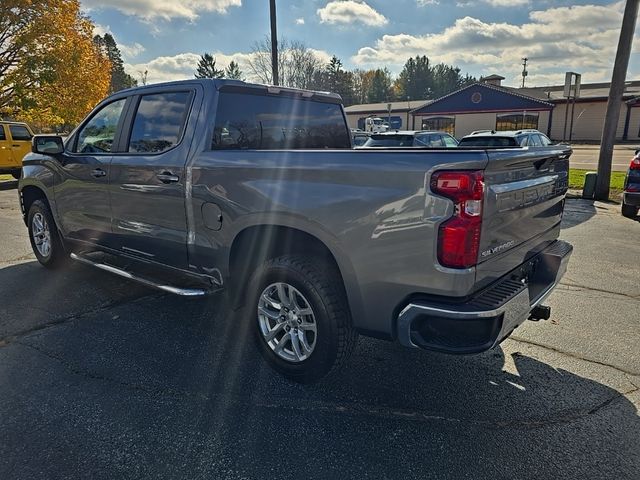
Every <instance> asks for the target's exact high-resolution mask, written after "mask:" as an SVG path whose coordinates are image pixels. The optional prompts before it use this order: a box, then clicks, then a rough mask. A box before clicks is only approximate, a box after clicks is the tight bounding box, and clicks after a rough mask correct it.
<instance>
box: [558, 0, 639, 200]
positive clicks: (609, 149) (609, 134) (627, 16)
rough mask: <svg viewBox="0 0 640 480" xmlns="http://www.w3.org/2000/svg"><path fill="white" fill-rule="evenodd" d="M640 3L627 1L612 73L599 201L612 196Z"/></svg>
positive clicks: (597, 189)
mask: <svg viewBox="0 0 640 480" xmlns="http://www.w3.org/2000/svg"><path fill="white" fill-rule="evenodd" d="M639 3H640V0H627V5H626V6H625V8H624V17H623V18H622V28H621V29H620V40H619V41H618V51H617V52H616V60H615V63H614V65H613V75H612V76H611V89H610V90H609V101H608V102H607V113H606V114H605V117H604V128H603V129H602V140H601V141H600V156H599V158H598V178H597V181H596V192H595V198H596V199H597V200H608V199H609V183H610V181H611V158H612V156H613V146H614V143H615V141H616V130H617V128H618V117H619V116H620V104H621V103H622V96H623V94H624V81H625V78H626V75H627V67H628V66H629V56H630V55H631V45H632V44H633V33H634V31H635V28H636V18H637V17H638V4H639ZM567 107H568V105H567Z"/></svg>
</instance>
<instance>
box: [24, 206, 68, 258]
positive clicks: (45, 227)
mask: <svg viewBox="0 0 640 480" xmlns="http://www.w3.org/2000/svg"><path fill="white" fill-rule="evenodd" d="M27 226H28V228H29V240H30V241H31V248H32V249H33V253H34V254H35V256H36V258H37V259H38V261H39V262H40V263H41V264H42V265H44V266H45V267H47V268H58V267H60V266H62V265H63V264H64V263H65V262H66V260H67V258H68V257H67V254H66V252H65V250H64V246H63V245H62V240H61V239H60V236H59V235H58V231H57V229H56V224H55V221H54V219H53V215H52V214H51V210H50V209H49V206H48V205H47V204H46V203H45V202H44V201H42V200H36V201H34V202H33V203H32V204H31V206H30V207H29V215H28V216H27Z"/></svg>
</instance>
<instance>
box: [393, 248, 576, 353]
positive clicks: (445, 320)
mask: <svg viewBox="0 0 640 480" xmlns="http://www.w3.org/2000/svg"><path fill="white" fill-rule="evenodd" d="M572 252H573V247H572V246H571V245H570V244H568V243H567V242H564V241H560V240H559V241H556V242H554V243H553V244H551V245H550V246H549V247H547V248H546V249H545V250H543V251H542V252H540V253H539V254H537V255H536V256H534V257H533V258H531V259H530V260H528V261H527V262H525V263H524V264H522V265H520V266H519V267H517V268H516V269H514V270H512V271H511V272H509V273H508V274H507V275H505V276H503V277H502V278H501V279H500V280H498V281H496V282H495V283H493V284H492V285H490V286H489V287H487V288H486V289H484V290H482V291H481V292H479V293H478V294H477V295H475V296H473V297H472V298H470V299H468V300H466V301H464V302H461V303H453V302H445V301H430V300H428V299H426V300H416V301H414V302H412V303H410V304H409V305H407V306H406V307H405V308H404V309H403V310H402V311H401V312H400V314H399V316H398V319H397V329H398V332H397V333H398V340H399V341H400V343H401V344H402V345H404V346H407V347H414V348H423V349H426V350H434V351H438V352H444V353H453V354H470V353H479V352H482V351H485V350H488V349H490V348H492V347H494V346H495V345H497V344H498V343H500V342H501V341H502V340H504V339H505V338H506V337H508V336H509V335H510V334H511V332H512V331H513V330H514V329H515V328H516V327H517V326H518V325H520V324H521V323H523V322H524V321H525V320H526V319H527V318H529V314H530V312H531V310H532V309H533V308H534V307H536V306H537V305H539V304H540V303H541V302H542V301H544V299H545V298H547V296H549V294H550V293H551V291H552V290H553V288H554V287H555V286H556V285H557V284H558V283H559V282H560V279H561V278H562V277H563V275H564V274H565V272H566V270H567V265H568V262H569V257H570V256H571V253H572Z"/></svg>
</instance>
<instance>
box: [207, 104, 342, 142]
mask: <svg viewBox="0 0 640 480" xmlns="http://www.w3.org/2000/svg"><path fill="white" fill-rule="evenodd" d="M215 122H216V123H215V126H214V130H213V141H212V145H211V146H212V148H213V149H214V150H233V149H250V150H280V149H324V148H351V140H350V138H349V131H348V129H347V127H346V124H345V120H344V116H343V114H342V109H341V107H340V105H339V104H335V103H325V102H319V101H314V100H307V99H303V98H291V97H285V96H270V95H253V94H247V93H231V92H221V93H220V96H219V98H218V110H217V112H216V120H215Z"/></svg>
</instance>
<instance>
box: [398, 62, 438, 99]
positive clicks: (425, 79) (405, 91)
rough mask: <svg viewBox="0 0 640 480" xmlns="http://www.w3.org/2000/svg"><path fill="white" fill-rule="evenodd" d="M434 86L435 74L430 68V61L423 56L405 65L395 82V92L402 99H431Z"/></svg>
mask: <svg viewBox="0 0 640 480" xmlns="http://www.w3.org/2000/svg"><path fill="white" fill-rule="evenodd" d="M432 84H433V74H432V71H431V68H430V66H429V59H428V58H427V57H426V56H425V55H423V56H422V57H421V56H419V55H418V56H416V57H415V58H410V59H409V60H407V62H406V63H405V64H404V67H403V68H402V71H401V72H400V75H398V78H397V79H396V81H395V84H394V90H395V92H396V95H397V96H398V98H400V99H406V98H413V99H415V100H419V99H423V98H430V93H431V92H430V90H431V88H432Z"/></svg>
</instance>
